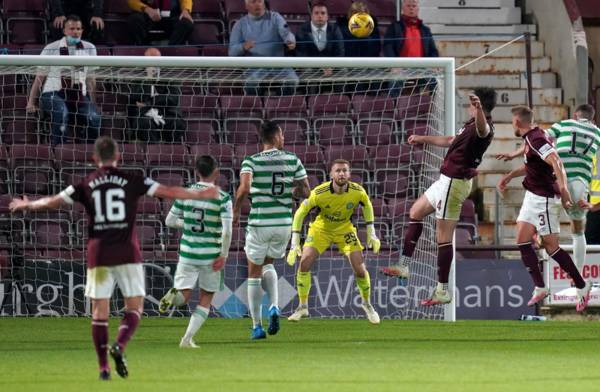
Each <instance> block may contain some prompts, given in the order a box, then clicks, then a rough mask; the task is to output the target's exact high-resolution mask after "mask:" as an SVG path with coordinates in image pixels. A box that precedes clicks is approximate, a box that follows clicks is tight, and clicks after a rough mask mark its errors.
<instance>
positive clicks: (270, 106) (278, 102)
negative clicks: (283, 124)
mask: <svg viewBox="0 0 600 392" xmlns="http://www.w3.org/2000/svg"><path fill="white" fill-rule="evenodd" d="M306 115H307V111H306V101H305V100H304V97H303V96H301V95H294V96H283V97H267V98H265V117H266V118H274V117H294V118H295V117H299V118H302V117H306Z"/></svg>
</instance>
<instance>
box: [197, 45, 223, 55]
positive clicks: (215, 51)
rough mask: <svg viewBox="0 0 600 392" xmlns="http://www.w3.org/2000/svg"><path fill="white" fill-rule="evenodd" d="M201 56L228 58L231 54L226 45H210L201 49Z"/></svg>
mask: <svg viewBox="0 0 600 392" xmlns="http://www.w3.org/2000/svg"><path fill="white" fill-rule="evenodd" d="M201 54H202V56H208V57H211V56H212V57H215V56H216V57H227V56H228V55H229V52H228V49H227V46H225V45H208V46H204V47H203V48H202V49H201Z"/></svg>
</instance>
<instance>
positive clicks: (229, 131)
mask: <svg viewBox="0 0 600 392" xmlns="http://www.w3.org/2000/svg"><path fill="white" fill-rule="evenodd" d="M225 135H226V140H227V142H228V143H232V144H259V143H260V137H259V135H258V125H257V124H256V123H254V122H249V121H233V122H227V123H226V125H225Z"/></svg>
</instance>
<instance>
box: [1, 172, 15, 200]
mask: <svg viewBox="0 0 600 392" xmlns="http://www.w3.org/2000/svg"><path fill="white" fill-rule="evenodd" d="M8 193H13V192H12V184H11V175H10V170H8V169H7V168H6V167H1V166H0V195H5V194H8Z"/></svg>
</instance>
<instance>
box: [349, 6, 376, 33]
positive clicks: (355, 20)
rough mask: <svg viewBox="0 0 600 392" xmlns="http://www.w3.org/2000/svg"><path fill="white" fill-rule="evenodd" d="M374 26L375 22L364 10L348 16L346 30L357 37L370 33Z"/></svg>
mask: <svg viewBox="0 0 600 392" xmlns="http://www.w3.org/2000/svg"><path fill="white" fill-rule="evenodd" d="M374 28H375V22H373V18H371V15H369V14H367V13H366V12H358V13H356V14H354V15H352V16H351V17H350V20H349V21H348V30H350V33H352V35H353V36H355V37H357V38H365V37H368V36H369V35H371V33H372V32H373V29H374Z"/></svg>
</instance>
